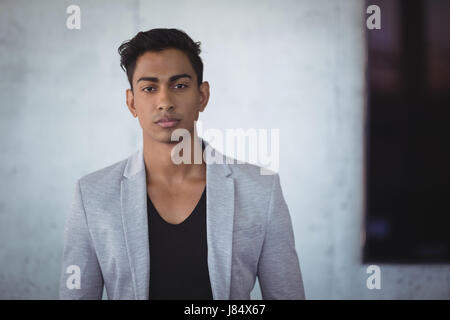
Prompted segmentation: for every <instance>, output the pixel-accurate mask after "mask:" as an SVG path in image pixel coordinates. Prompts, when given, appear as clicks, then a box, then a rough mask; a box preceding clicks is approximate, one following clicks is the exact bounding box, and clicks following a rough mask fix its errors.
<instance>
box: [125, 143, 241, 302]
mask: <svg viewBox="0 0 450 320" xmlns="http://www.w3.org/2000/svg"><path fill="white" fill-rule="evenodd" d="M203 143H204V144H205V155H206V156H205V161H206V163H207V165H206V210H207V215H206V231H207V232H206V234H207V246H208V270H209V277H210V282H211V289H212V293H213V299H215V300H228V299H229V297H230V283H231V253H232V252H231V249H232V241H233V222H234V191H235V186H234V179H233V178H232V176H231V174H232V171H231V169H230V167H229V166H228V163H229V158H227V157H226V156H224V155H223V154H221V153H220V152H219V151H217V150H215V149H214V148H212V146H210V145H209V144H208V143H207V142H206V141H203ZM212 157H214V159H221V160H222V161H221V163H212V160H213V158H212ZM123 176H124V177H123V179H122V181H121V192H120V199H121V213H122V224H123V233H124V238H125V247H126V251H127V257H128V260H129V267H130V271H131V275H132V284H133V289H134V295H135V299H144V300H148V298H149V285H150V286H151V283H149V278H150V263H151V262H150V250H151V248H149V241H148V236H149V235H148V219H147V218H148V217H147V182H146V181H147V180H146V170H145V163H144V157H143V148H141V149H139V150H138V151H137V152H135V153H134V154H133V155H131V156H130V157H129V158H128V161H127V164H126V166H125V169H124V173H123ZM168 254H170V252H169V253H168Z"/></svg>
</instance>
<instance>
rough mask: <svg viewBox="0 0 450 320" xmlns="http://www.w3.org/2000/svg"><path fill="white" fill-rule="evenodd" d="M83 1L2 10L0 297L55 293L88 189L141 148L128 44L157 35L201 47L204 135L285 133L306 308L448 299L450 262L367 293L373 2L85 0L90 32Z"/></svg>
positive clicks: (406, 272)
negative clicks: (69, 232) (71, 19)
mask: <svg viewBox="0 0 450 320" xmlns="http://www.w3.org/2000/svg"><path fill="white" fill-rule="evenodd" d="M70 4H73V2H72V1H39V2H37V1H36V2H34V1H33V2H32V1H12V0H8V1H2V2H0V70H1V74H2V77H1V78H0V113H1V117H0V130H1V131H0V133H1V135H0V136H1V138H0V148H1V157H0V165H1V166H0V178H1V180H2V183H1V184H0V298H3V299H11V298H13V299H21V298H24V299H28V298H39V299H53V298H56V297H57V295H58V280H59V272H60V259H61V254H62V236H63V226H64V222H65V215H66V214H67V211H68V207H69V203H70V200H71V197H72V192H73V188H74V185H75V181H76V179H77V178H79V177H80V176H82V175H84V174H86V173H88V172H91V171H94V170H97V169H99V168H102V167H104V166H106V165H109V164H111V163H113V162H115V161H118V160H121V159H123V158H125V157H127V156H128V155H129V154H130V153H131V152H133V151H134V150H136V149H137V148H138V147H139V146H140V144H141V142H142V140H141V139H142V138H141V129H140V127H139V123H138V121H137V120H136V119H134V118H132V117H131V115H130V114H129V112H128V110H127V108H126V104H125V89H126V88H127V80H126V76H125V74H124V73H123V71H122V70H121V69H120V67H119V55H118V53H117V47H118V46H119V45H120V43H121V42H123V41H124V40H127V39H129V38H131V37H132V36H134V35H135V33H136V32H138V31H141V30H148V29H151V28H155V27H175V28H180V29H183V30H185V31H186V32H187V33H188V34H190V35H191V37H192V38H193V39H194V40H195V41H198V40H200V41H202V49H203V53H202V57H203V61H204V63H205V73H204V79H205V80H208V81H209V83H210V85H211V99H210V102H209V105H208V106H207V109H206V111H205V112H204V113H203V114H202V115H201V117H200V120H202V123H203V126H204V129H207V128H219V129H226V128H243V129H248V128H267V129H270V128H279V129H280V138H281V141H280V142H281V143H280V152H281V154H280V168H279V172H280V176H281V183H282V187H283V190H284V194H285V198H286V201H287V203H288V206H289V208H290V211H291V215H292V219H293V224H294V229H295V237H296V246H297V250H298V253H299V257H300V263H301V268H302V272H303V277H304V282H305V289H306V296H307V298H308V299H341V298H342V299H420V298H425V299H434V298H443V299H448V298H449V297H450V293H449V287H450V283H449V267H448V266H447V265H435V266H429V265H424V266H413V265H411V266H409V265H408V266H396V265H380V267H381V275H382V281H381V286H382V288H381V290H369V289H367V287H366V279H367V277H368V275H367V274H366V267H367V265H361V264H360V244H361V237H360V234H361V226H362V219H363V212H362V208H363V200H362V199H363V198H362V197H363V177H362V174H363V163H362V159H363V152H362V150H363V148H362V146H363V115H364V101H365V100H364V66H365V49H364V32H365V30H364V27H365V5H364V2H363V1H358V0H341V1H337V0H328V1H326V0H320V1H317V0H316V1H306V0H297V1H294V0H291V1H287V0H282V1H261V0H257V1H254V0H253V1H186V0H180V1H170V2H167V3H165V2H163V1H137V0H136V1H98V0H96V1H82V0H80V1H76V4H78V5H79V6H80V7H81V19H82V20H81V23H82V24H81V30H68V29H67V28H66V26H65V21H66V18H67V14H66V8H67V6H69V5H70ZM252 297H253V298H255V299H259V298H261V294H260V291H259V287H258V286H256V287H255V290H254V291H253V292H252Z"/></svg>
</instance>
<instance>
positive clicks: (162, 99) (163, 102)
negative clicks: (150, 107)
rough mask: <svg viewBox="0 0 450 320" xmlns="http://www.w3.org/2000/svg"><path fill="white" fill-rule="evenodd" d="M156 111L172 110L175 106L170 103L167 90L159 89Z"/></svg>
mask: <svg viewBox="0 0 450 320" xmlns="http://www.w3.org/2000/svg"><path fill="white" fill-rule="evenodd" d="M157 106H158V110H172V109H174V108H175V106H174V105H173V103H172V100H171V97H170V93H169V91H168V90H167V88H161V89H160V91H159V95H158V104H157Z"/></svg>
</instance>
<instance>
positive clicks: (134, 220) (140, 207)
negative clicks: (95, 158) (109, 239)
mask: <svg viewBox="0 0 450 320" xmlns="http://www.w3.org/2000/svg"><path fill="white" fill-rule="evenodd" d="M145 172H146V171H145V165H144V157H143V150H142V149H140V150H139V151H138V152H136V153H134V154H133V155H132V156H131V157H130V158H129V160H128V162H127V165H126V167H125V171H124V178H123V180H122V183H121V192H120V199H121V204H122V211H121V212H122V223H123V232H124V236H125V246H126V249H127V256H128V260H129V264H130V268H131V277H132V284H133V288H134V295H135V297H134V299H138V300H148V297H149V279H150V251H149V238H148V217H147V181H146V174H145ZM130 298H131V297H130ZM130 298H126V299H130ZM131 299H132V298H131Z"/></svg>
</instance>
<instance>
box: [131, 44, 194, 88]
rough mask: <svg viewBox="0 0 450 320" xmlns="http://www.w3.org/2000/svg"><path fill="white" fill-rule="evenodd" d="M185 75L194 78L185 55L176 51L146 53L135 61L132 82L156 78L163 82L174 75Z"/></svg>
mask: <svg viewBox="0 0 450 320" xmlns="http://www.w3.org/2000/svg"><path fill="white" fill-rule="evenodd" d="M181 73H187V74H190V75H192V77H195V72H194V69H193V68H192V65H191V62H190V61H189V58H188V57H187V55H186V54H185V53H184V52H183V51H181V50H178V49H164V50H162V51H148V52H146V53H144V54H142V55H141V56H140V57H139V58H138V59H137V61H136V68H135V70H134V76H133V78H134V80H135V79H139V77H145V76H146V77H158V78H160V79H161V80H163V81H165V80H167V79H168V78H170V76H172V75H175V74H181Z"/></svg>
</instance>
